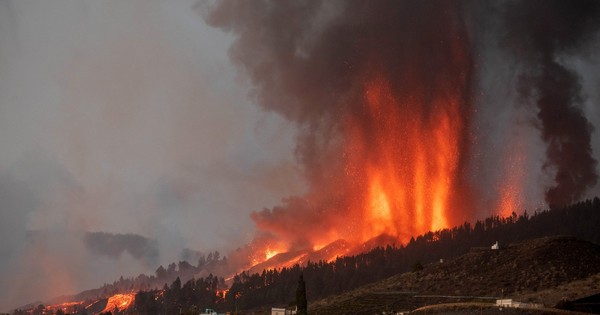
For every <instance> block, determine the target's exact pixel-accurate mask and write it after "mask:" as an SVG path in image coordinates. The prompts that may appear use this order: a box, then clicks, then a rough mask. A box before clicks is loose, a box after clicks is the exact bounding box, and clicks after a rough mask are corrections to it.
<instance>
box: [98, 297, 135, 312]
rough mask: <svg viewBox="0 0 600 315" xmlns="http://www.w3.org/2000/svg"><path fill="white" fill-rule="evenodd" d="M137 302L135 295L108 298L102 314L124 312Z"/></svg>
mask: <svg viewBox="0 0 600 315" xmlns="http://www.w3.org/2000/svg"><path fill="white" fill-rule="evenodd" d="M134 300H135V293H121V294H115V295H113V296H111V297H109V298H108V303H107V304H106V307H105V308H104V310H103V311H102V312H109V311H110V312H112V311H114V310H115V308H116V309H118V310H119V311H123V310H125V309H127V308H128V307H129V306H130V305H131V303H133V301H134Z"/></svg>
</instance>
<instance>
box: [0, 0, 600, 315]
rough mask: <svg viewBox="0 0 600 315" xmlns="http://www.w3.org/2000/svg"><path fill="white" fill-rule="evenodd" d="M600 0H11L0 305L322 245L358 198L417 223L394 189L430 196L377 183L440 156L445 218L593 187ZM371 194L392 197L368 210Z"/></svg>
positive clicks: (0, 18)
mask: <svg viewBox="0 0 600 315" xmlns="http://www.w3.org/2000/svg"><path fill="white" fill-rule="evenodd" d="M599 16H600V15H599V5H598V3H596V2H594V1H592V2H577V3H575V4H573V1H562V2H561V1H525V2H519V1H506V2H495V3H480V2H479V1H473V2H469V1H464V2H460V1H457V2H435V1H428V2H414V1H393V2H384V1H367V2H365V1H323V2H317V1H307V2H301V1H273V2H271V1H258V0H257V1H218V2H216V3H209V2H199V3H198V2H196V1H192V0H189V1H188V0H181V1H168V2H167V1H147V0H144V1H142V0H140V1H133V0H130V1H66V0H65V1H62V0H55V1H29V0H18V1H10V0H3V1H0V145H1V147H2V150H1V151H0V239H1V240H2V241H1V242H0V288H10V289H9V290H3V293H2V294H1V295H0V310H8V309H9V308H11V307H16V306H19V305H21V304H23V303H27V302H32V301H34V300H36V299H39V300H44V299H47V298H49V297H53V296H56V295H60V294H66V293H75V292H77V291H80V290H83V289H88V288H92V287H97V286H100V285H102V284H103V283H104V282H112V281H113V280H114V279H117V278H118V277H119V276H120V275H124V276H135V275H137V274H139V273H141V272H145V273H152V272H153V271H154V270H155V269H156V267H157V266H158V265H159V264H167V263H169V262H172V261H177V260H180V259H181V253H182V251H183V250H184V249H186V248H189V249H192V250H199V251H203V252H206V251H210V250H219V251H221V252H222V253H227V252H228V251H230V250H233V249H235V248H237V247H241V246H243V245H244V244H248V243H250V242H251V241H252V240H253V239H254V240H257V239H265V238H266V239H271V240H277V239H279V240H284V241H285V242H286V244H287V245H289V246H288V247H286V248H287V249H289V248H292V247H303V246H304V247H307V246H312V245H317V244H315V242H316V241H318V237H317V236H318V233H319V232H323V233H327V235H326V239H327V240H335V238H337V237H343V236H345V235H348V234H354V235H361V234H360V233H355V232H356V231H355V230H352V229H353V228H354V227H355V226H359V225H361V223H362V222H363V220H375V221H377V222H378V224H379V225H378V226H377V228H376V229H375V230H376V231H377V232H390V230H393V231H392V232H393V233H396V234H397V235H404V236H405V234H406V233H409V232H407V231H408V230H406V229H404V230H401V229H400V228H405V227H406V223H403V222H401V220H400V219H401V218H400V217H399V216H396V214H397V212H401V211H404V210H403V209H404V208H402V207H400V206H399V204H400V203H402V202H405V203H408V204H410V203H411V202H413V201H415V200H416V199H418V198H416V197H411V198H412V199H411V198H409V197H407V198H405V199H402V200H400V199H401V198H399V197H398V198H397V199H394V198H392V197H390V196H389V194H390V191H391V190H394V189H395V188H393V187H392V188H390V187H389V186H388V187H383V188H382V187H380V186H385V184H386V183H393V184H394V185H397V184H398V183H403V181H404V180H406V178H405V177H406V176H408V175H406V174H409V175H410V174H413V172H415V174H417V175H418V174H425V175H429V176H430V177H431V176H434V175H435V176H437V175H436V174H438V173H444V174H445V175H444V176H446V177H439V178H437V177H436V179H435V182H436V185H439V186H440V187H441V188H439V189H438V188H435V189H432V190H433V192H432V193H431V195H432V196H434V197H435V198H438V197H439V198H442V199H443V200H441V201H440V202H441V203H445V204H447V205H449V206H451V208H452V209H437V208H436V207H438V205H437V203H435V202H433V201H432V204H431V207H432V208H436V209H437V210H436V209H433V210H432V211H431V212H430V213H429V216H426V215H423V216H422V217H424V218H426V219H427V220H428V221H433V220H438V219H439V218H437V216H438V215H440V214H443V215H444V217H447V219H444V220H438V221H436V222H437V223H435V224H433V223H431V224H427V222H425V223H423V222H420V223H419V224H421V225H422V226H423V227H430V226H431V227H440V226H443V225H444V223H445V224H451V223H455V222H461V221H464V220H472V219H475V218H478V217H483V216H486V215H489V214H491V213H504V212H503V211H505V210H506V209H508V208H506V207H507V206H512V207H515V206H516V207H518V208H517V209H515V210H517V211H521V210H523V209H530V210H535V209H536V208H541V207H546V206H547V205H548V204H549V203H550V204H562V203H567V202H571V201H574V200H578V199H581V198H586V197H589V196H594V195H598V194H600V186H599V184H598V180H597V174H598V165H597V162H596V161H597V160H598V159H599V157H600V136H599V135H598V132H597V129H598V128H600V106H598V104H599V102H600V77H599V73H600V66H599V65H600V54H599V53H600V44H598V43H600V37H599V33H598V29H599V26H600V18H599ZM365 104H366V105H365ZM448 104H452V105H451V106H450V105H448ZM369 115H370V116H369ZM411 115H413V116H411ZM413 124H414V126H417V127H419V128H420V129H419V130H417V131H418V132H417V134H418V136H414V137H412V138H411V140H410V141H408V140H405V139H408V138H410V136H407V133H408V132H409V131H411V130H412V129H407V128H408V127H407V128H405V127H404V126H413ZM440 125H444V126H446V127H445V128H447V129H442V130H441V131H440V132H437V131H432V130H436V128H437V127H439V126H440ZM447 135H448V136H449V135H452V138H451V139H450V140H448V143H450V144H449V145H447V146H446V145H443V144H441V143H446V142H445V140H443V139H445V138H443V137H444V136H447ZM415 137H416V138H415ZM431 138H434V139H435V141H433V140H432V142H428V141H430V139H431ZM440 139H442V140H440ZM425 142H426V143H425ZM390 144H391V145H392V146H391V147H390ZM420 145H423V146H425V147H423V148H420ZM440 148H443V149H444V150H446V151H444V150H441V149H440ZM412 150H414V152H413V151H412ZM413 153H414V154H415V156H417V157H421V155H422V156H425V157H430V155H434V154H437V153H440V154H442V156H443V157H444V160H443V161H439V160H436V162H427V163H425V162H422V161H421V160H420V159H418V158H417V159H416V161H415V160H413V156H412V154H413ZM420 161H421V162H420ZM413 164H414V167H413ZM381 165H383V166H385V168H383V169H380V168H378V167H379V166H381ZM421 168H423V170H422V172H421ZM390 170H391V172H390ZM415 170H417V171H415ZM446 173H447V174H446ZM415 176H416V175H415ZM425 177H427V176H425ZM366 178H368V179H369V181H370V182H368V183H367V182H366V180H364V179H366ZM448 183H450V184H451V185H448ZM424 185H425V186H427V185H430V183H428V182H425V183H424ZM431 185H433V184H431ZM442 186H443V187H442ZM447 186H448V187H447ZM394 187H396V188H397V186H394ZM436 187H437V186H436ZM428 189H429V188H428V187H420V186H419V185H417V184H415V187H409V188H407V190H406V191H407V194H409V195H410V194H411V193H414V192H418V191H421V190H424V191H428ZM377 194H380V195H381V196H383V198H384V199H385V201H386V202H385V204H386V205H387V206H388V208H390V207H391V208H390V209H387V210H388V211H391V212H392V213H391V214H390V213H383V214H382V213H375V214H373V213H367V214H365V213H363V212H362V211H363V210H362V208H361V205H363V203H364V202H367V203H368V202H370V201H365V200H363V199H361V198H363V197H364V198H366V199H369V198H372V197H373V195H375V197H377V196H380V195H377ZM363 195H364V196H363ZM422 195H423V196H429V195H428V194H427V193H423V194H422ZM378 200H381V199H378ZM400 201H402V202H400ZM424 207H425V208H427V207H428V205H427V204H425V206H424ZM359 208H360V209H359ZM459 208H460V209H459ZM426 210H427V209H424V210H423V211H426ZM442 210H443V211H442ZM511 210H512V208H511ZM410 211H413V210H412V209H411V210H410ZM414 211H415V212H411V213H412V215H416V214H418V213H420V212H418V211H416V210H414ZM357 213H359V214H357ZM386 218H391V219H393V220H395V221H394V223H393V224H388V223H385V222H383V223H381V221H382V220H383V219H386ZM345 219H352V220H355V221H353V222H350V224H345V222H343V221H344V220H345ZM415 222H416V221H415ZM342 224H343V225H344V229H342V228H340V225H342ZM415 224H416V223H415ZM309 226H310V228H309ZM311 229H312V230H311ZM345 229H350V230H345ZM413 230H414V231H420V230H421V229H419V228H414V229H412V228H411V229H410V231H413ZM257 231H258V234H256V232H257ZM306 231H308V232H306ZM309 232H310V235H308V234H309ZM257 235H258V236H259V237H257ZM315 235H317V236H315ZM364 236H365V237H366V236H369V235H364ZM359 238H360V237H359ZM114 244H119V246H115V245H114ZM319 245H322V244H319ZM192 263H195V262H192Z"/></svg>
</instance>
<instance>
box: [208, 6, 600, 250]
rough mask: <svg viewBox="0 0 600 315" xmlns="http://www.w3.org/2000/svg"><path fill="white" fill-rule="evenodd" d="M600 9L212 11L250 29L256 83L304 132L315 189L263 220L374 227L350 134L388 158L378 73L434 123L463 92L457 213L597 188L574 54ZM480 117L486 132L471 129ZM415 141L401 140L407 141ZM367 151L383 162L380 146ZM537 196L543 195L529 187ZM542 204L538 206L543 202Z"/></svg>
mask: <svg viewBox="0 0 600 315" xmlns="http://www.w3.org/2000/svg"><path fill="white" fill-rule="evenodd" d="M599 5H600V4H599V3H598V2H594V1H591V2H589V1H588V2H586V1H580V2H572V1H506V2H496V3H482V2H477V1H454V2H443V1H293V2H292V1H252V2H247V1H235V0H232V1H220V2H218V3H217V4H216V5H215V6H214V7H209V8H208V9H207V10H205V11H204V18H205V20H206V21H207V23H209V24H210V25H212V26H215V27H219V28H221V29H223V30H225V31H228V32H231V33H233V34H234V35H235V36H236V40H235V42H234V44H233V45H232V47H231V49H230V57H231V59H232V61H233V62H234V63H235V64H237V66H238V68H239V69H240V70H241V71H242V72H243V73H245V74H246V75H247V76H248V77H249V78H250V79H251V80H252V83H253V85H254V89H253V90H252V92H251V95H252V96H253V97H254V98H255V99H256V101H257V102H258V103H259V104H260V105H261V106H262V107H263V108H264V109H266V110H268V111H274V112H276V113H279V114H281V115H282V116H284V117H285V118H287V119H288V120H289V121H291V122H293V123H295V124H296V125H297V126H298V128H299V133H298V137H297V143H296V156H297V158H298V160H299V162H300V164H301V165H302V166H303V168H304V174H305V176H306V178H307V182H308V183H309V186H310V188H309V192H308V193H307V194H305V195H303V196H300V197H291V198H288V199H285V200H284V201H283V203H282V205H281V206H277V207H274V208H270V209H263V210H262V211H257V212H254V213H253V214H252V218H253V220H254V221H255V222H256V224H257V227H258V228H259V230H261V231H268V232H269V233H272V234H273V235H275V236H277V237H281V238H283V239H286V240H290V241H293V242H297V243H310V237H311V236H310V234H311V233H310V232H307V231H325V230H327V227H329V226H331V225H337V226H347V229H348V230H347V232H348V233H352V227H353V226H355V225H356V224H360V222H353V221H352V220H354V219H356V218H354V217H353V216H346V214H348V213H349V210H348V209H350V208H351V207H352V206H353V204H356V202H357V200H356V199H355V198H353V196H352V192H356V191H360V190H361V189H362V190H363V191H364V190H366V189H367V187H365V184H364V183H363V182H360V180H359V181H356V180H355V181H352V179H353V178H352V176H349V175H348V174H349V173H356V172H361V170H357V169H348V168H345V167H344V165H345V164H344V162H343V161H344V159H345V158H347V157H346V156H345V155H344V154H345V151H344V149H343V146H344V145H345V144H346V143H344V132H346V131H347V130H345V128H346V125H345V123H346V122H347V121H348V120H351V121H352V122H353V124H355V126H357V128H356V129H358V130H360V132H361V136H362V137H364V138H365V139H368V141H366V143H369V146H370V147H369V148H367V149H365V151H372V152H377V147H378V145H379V144H378V143H379V140H380V139H378V135H377V132H376V131H377V128H376V127H377V126H375V125H374V124H376V123H378V122H377V121H374V120H372V119H370V118H369V115H368V114H367V113H366V109H365V105H364V100H363V99H361V97H363V95H362V93H363V92H364V89H363V87H364V85H365V82H367V81H368V80H370V79H371V77H369V75H371V74H373V73H377V74H379V75H380V76H381V77H383V78H384V80H386V81H387V82H389V84H390V88H391V90H392V91H393V93H394V94H395V95H396V96H397V97H398V99H400V100H403V101H406V102H405V103H404V104H401V105H400V106H402V107H407V108H410V107H411V106H415V107H419V108H418V109H416V110H415V111H416V112H418V114H419V115H420V116H419V117H418V118H416V119H417V120H419V119H422V120H423V121H427V120H428V119H430V115H431V113H432V112H433V111H435V110H436V108H435V107H434V106H433V105H434V104H435V102H432V100H434V99H435V98H436V97H440V96H442V97H444V96H447V95H455V96H456V95H458V97H457V99H458V100H459V111H460V113H461V115H462V116H463V117H461V118H462V119H463V121H462V122H461V125H462V128H463V129H461V130H460V131H459V135H460V136H459V138H460V139H459V141H458V148H457V149H458V151H459V162H458V166H457V171H456V177H457V178H455V179H453V180H454V182H453V183H452V184H453V186H454V187H452V192H451V194H452V198H453V199H454V200H453V201H452V202H451V204H452V205H453V206H454V207H455V208H456V209H450V211H453V212H454V213H453V216H455V218H453V219H456V220H471V219H472V218H473V216H474V215H475V213H476V212H478V213H479V214H482V212H483V211H485V213H484V215H487V214H488V213H490V212H493V211H496V209H495V207H496V206H497V205H498V204H501V203H502V201H503V198H505V197H506V196H503V194H512V195H511V198H512V199H514V201H513V205H514V204H515V203H517V204H519V206H521V205H524V203H523V199H530V200H531V199H535V198H538V199H541V196H537V195H541V193H540V189H539V188H532V187H530V186H534V185H535V186H545V187H546V188H545V190H546V192H545V199H546V202H547V203H548V204H550V205H560V204H565V203H568V202H572V201H576V200H578V199H580V198H583V197H585V196H586V193H587V192H588V191H589V190H590V189H591V188H593V187H594V186H595V185H596V183H597V170H596V164H597V163H596V159H595V158H594V156H593V153H592V148H591V141H592V130H593V127H592V123H591V122H590V121H589V120H588V118H586V114H585V113H584V111H583V110H582V105H583V104H584V103H585V102H586V100H585V98H584V96H583V92H582V82H581V78H580V76H579V74H578V72H576V71H575V70H571V69H569V68H568V67H567V66H566V65H565V64H566V63H565V62H563V61H564V58H567V59H568V58H569V57H570V56H572V55H575V54H576V53H579V52H581V50H582V49H583V48H584V46H585V45H587V44H588V43H589V42H590V40H591V39H592V38H593V36H595V35H596V30H597V28H598V23H600V19H599V18H598V6H599ZM485 58H488V59H485ZM463 59H464V60H466V61H463V62H461V60H463ZM515 72H519V73H516V74H515ZM494 75H496V77H494ZM515 78H519V79H518V80H515ZM515 81H516V82H517V83H515ZM587 84H588V85H589V84H590V83H589V82H588V83H587ZM515 90H518V94H520V95H519V96H515V95H514V93H515V92H514V91H515ZM498 98H501V99H498ZM482 100H483V101H489V102H488V103H486V102H483V101H482ZM520 103H525V104H526V103H532V104H535V108H527V109H525V110H523V107H527V106H519V104H520ZM408 104H410V105H408ZM413 104H417V105H413ZM474 106H478V107H479V108H476V107H474ZM495 107H498V108H495ZM402 110H405V109H404V108H403V109H402ZM402 110H401V111H400V112H401V113H405V112H402ZM533 111H535V113H533V114H532V113H531V112H533ZM385 114H387V115H391V114H390V113H385ZM401 115H402V114H401ZM499 115H501V117H499ZM531 117H533V118H535V120H536V121H537V122H536V127H537V128H538V129H539V131H540V135H539V138H541V140H543V141H544V142H545V144H546V149H545V153H543V154H544V155H545V157H544V158H543V159H544V162H543V165H541V164H540V162H539V161H540V159H542V158H541V157H539V156H537V155H536V154H541V153H538V152H537V151H540V150H541V149H539V148H538V147H540V146H541V143H540V142H539V139H535V137H536V136H537V135H536V132H535V131H533V130H532V129H531V127H530V126H524V123H523V122H524V121H527V122H530V121H531ZM474 119H479V121H477V122H476V128H477V129H475V128H473V129H471V128H472V127H473V126H474V124H473V122H474ZM486 124H489V125H486ZM425 126H427V124H425ZM430 127H431V126H430ZM490 131H493V133H492V132H490ZM486 132H490V133H489V134H486ZM520 133H526V134H527V135H526V136H523V135H522V134H520ZM403 136H404V135H402V134H398V135H397V137H398V139H399V142H398V143H399V144H402V140H401V139H402V137H403ZM473 144H474V146H476V151H472V150H473ZM394 149H398V148H394ZM398 150H401V149H398ZM375 154H376V153H375ZM362 158H364V159H365V160H371V161H377V157H374V156H369V153H368V152H366V153H364V156H362ZM499 163H501V166H502V167H498V164H499ZM400 164H401V163H400ZM400 164H399V165H400ZM532 166H533V167H535V170H531V168H532ZM468 172H470V173H471V174H470V175H465V173H468ZM541 172H543V173H544V174H541ZM523 173H527V174H525V175H523ZM548 174H552V176H553V178H551V179H549V180H548V179H547V176H549V175H548ZM354 179H355V178H354ZM525 185H526V186H525ZM357 187H358V188H357ZM501 191H504V192H501ZM531 192H535V194H536V196H532V195H526V193H531ZM490 194H494V196H490ZM537 201H539V200H536V201H535V202H530V203H528V205H529V206H531V205H534V204H536V205H538V206H540V205H541V202H540V203H537ZM542 206H543V205H542ZM466 209H468V210H466ZM515 210H517V211H518V210H521V211H522V210H523V209H515ZM357 219H358V221H360V217H359V218H357ZM450 224H452V223H451V222H450Z"/></svg>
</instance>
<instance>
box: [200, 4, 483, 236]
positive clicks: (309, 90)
mask: <svg viewBox="0 0 600 315" xmlns="http://www.w3.org/2000/svg"><path fill="white" fill-rule="evenodd" d="M461 11H462V3H461V2H417V1H388V2H384V1H322V2H318V1H293V2H292V1H252V2H246V1H223V2H219V3H218V4H217V6H216V7H215V8H212V9H211V10H210V11H209V12H208V13H207V14H206V16H205V18H206V20H207V21H208V23H209V24H211V25H214V26H217V27H220V28H222V29H223V30H227V31H231V32H233V33H234V34H236V35H237V36H238V38H237V40H236V41H235V43H234V44H233V46H232V47H231V50H230V56H231V58H232V60H233V61H234V63H236V64H238V66H239V67H240V69H241V70H242V71H243V72H245V73H246V74H247V75H248V76H249V77H250V78H251V79H252V82H253V83H254V86H255V89H254V90H253V91H252V93H253V95H254V96H255V98H256V100H257V101H258V103H259V104H261V105H262V106H263V107H264V108H265V109H266V110H269V111H275V112H277V113H280V114H281V115H283V116H284V117H286V118H287V119H289V120H290V121H292V122H294V123H296V124H297V126H298V127H299V129H300V132H299V135H298V138H297V144H296V156H297V158H298V160H299V161H300V163H301V165H302V166H303V167H304V171H305V175H306V177H307V181H308V182H309V184H310V191H309V193H308V194H307V195H305V196H302V197H293V198H289V199H286V200H285V201H284V204H283V205H282V206H281V207H275V208H273V209H264V210H262V211H259V212H255V213H253V215H252V218H253V220H254V221H255V222H256V224H257V226H258V227H259V228H260V229H263V230H267V231H270V232H272V233H273V234H275V235H277V236H279V237H282V238H284V239H286V240H287V241H289V242H292V243H294V244H295V243H298V244H305V246H306V244H307V243H308V244H315V243H318V242H319V241H321V240H322V239H321V238H322V236H323V234H325V235H327V234H331V235H330V236H327V237H325V239H328V240H334V239H335V238H336V237H342V238H353V237H355V238H357V239H361V238H363V239H364V238H366V237H369V236H372V235H370V234H372V233H369V232H366V231H364V230H365V228H364V226H365V225H372V222H371V219H373V220H376V221H378V220H381V221H387V222H382V225H384V226H381V227H380V229H379V230H378V229H377V228H376V231H375V232H383V230H384V229H386V228H387V225H390V226H389V228H391V229H392V230H389V231H386V232H389V233H393V234H395V235H399V236H401V237H403V238H405V237H406V236H408V235H410V234H414V233H417V232H420V231H423V230H424V229H429V228H435V227H439V226H441V225H444V224H447V223H451V222H454V220H455V218H461V219H459V220H462V218H463V217H464V216H465V215H464V214H465V212H466V211H467V210H466V209H468V207H466V206H465V205H466V204H468V202H467V199H468V198H467V194H465V193H464V190H465V189H466V185H467V183H465V182H464V180H463V176H464V168H465V163H466V160H465V158H466V157H468V152H469V141H468V138H469V125H470V116H471V111H472V110H471V105H472V100H471V90H472V68H473V62H472V58H471V54H472V52H471V45H470V43H469V38H468V33H467V29H466V26H465V22H464V20H463V18H462V16H461V14H462V13H461ZM369 168H372V169H373V170H372V171H371V170H370V169H369ZM379 168H386V169H385V170H380V169H379ZM422 177H423V178H424V177H436V180H435V182H425V181H423V178H422ZM438 177H439V178H438ZM390 183H392V184H393V183H401V184H407V183H410V187H406V189H407V192H406V195H407V196H406V197H397V196H395V194H396V193H397V192H398V191H396V192H392V191H390V190H388V189H391V190H394V189H396V188H399V187H395V188H392V187H391V185H389V184H390ZM380 186H383V187H384V188H383V189H384V190H385V191H384V192H381V193H380V192H379V190H380V189H379V188H378V187H380ZM407 186H409V185H407ZM426 186H427V187H426ZM378 194H380V195H381V196H382V198H383V199H385V201H384V203H386V204H387V206H385V205H384V206H383V207H384V208H386V209H385V210H383V211H381V213H376V212H377V211H378V210H374V211H372V212H370V213H366V212H365V211H363V210H364V208H365V204H368V203H369V202H370V201H369V200H375V199H377V198H378V197H377V196H376V195H378ZM367 199H368V200H367ZM383 199H381V200H383ZM400 199H402V200H400ZM436 203H438V204H437V205H436ZM459 203H461V204H462V205H463V207H461V208H459V207H454V206H455V205H458V204H459ZM404 204H410V206H406V207H405V206H404ZM417 204H419V206H422V208H423V209H414V208H413V207H412V205H417ZM441 204H444V206H450V205H453V209H452V210H449V211H454V214H455V215H454V216H451V215H449V214H444V213H441V212H442V210H441ZM419 206H417V207H416V208H418V207H419ZM366 207H369V206H368V205H367V206H366ZM401 208H402V209H401ZM408 208H411V210H409V209H408ZM421 210H422V211H421ZM401 211H405V212H404V213H400V212H401ZM408 211H414V212H413V213H409V212H408ZM419 211H421V212H422V214H420V215H421V216H423V218H424V220H423V221H425V222H417V221H418V220H417V221H414V220H415V219H414V217H416V216H417V212H419ZM387 212H390V213H387ZM442 216H443V217H444V218H441V217H442ZM436 220H440V223H439V224H438V223H435V222H434V221H436ZM444 220H447V222H442V221H444ZM430 222H433V223H430Z"/></svg>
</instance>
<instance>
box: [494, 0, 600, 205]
mask: <svg viewBox="0 0 600 315" xmlns="http://www.w3.org/2000/svg"><path fill="white" fill-rule="evenodd" d="M505 10H506V13H505V15H506V27H507V35H506V41H507V43H508V48H510V49H512V50H513V52H514V57H515V58H518V60H519V61H520V63H519V65H520V69H521V78H520V80H519V90H520V92H521V94H522V97H523V99H524V102H526V103H530V104H531V105H532V106H536V110H537V118H538V119H539V123H538V125H537V126H538V128H539V129H540V131H541V136H542V139H543V140H544V142H545V143H546V144H547V149H546V163H545V165H544V168H545V169H547V170H548V171H550V172H553V173H554V183H553V185H551V186H550V187H549V188H548V189H547V190H546V194H545V197H546V201H547V202H548V204H549V205H550V206H561V205H565V204H568V203H571V202H574V201H577V200H579V199H580V198H581V197H582V196H584V194H585V193H586V191H587V190H588V189H589V188H592V187H594V185H595V184H596V183H597V181H598V173H597V171H596V165H597V161H596V159H595V158H594V156H593V155H592V147H591V134H592V131H593V126H592V125H591V123H590V121H589V120H588V119H587V118H586V116H585V114H584V112H583V109H582V104H583V101H584V99H583V98H584V97H583V95H582V91H581V82H580V76H579V75H578V74H577V73H576V72H575V71H574V70H572V69H569V68H568V67H567V66H566V65H564V59H565V58H568V57H569V56H570V55H573V54H576V53H579V52H580V51H581V50H582V49H584V48H585V47H586V45H589V43H590V40H592V39H593V38H594V35H595V33H596V32H597V30H598V28H599V27H600V3H598V1H521V2H511V3H510V4H509V5H508V6H507V7H506V8H505Z"/></svg>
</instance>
